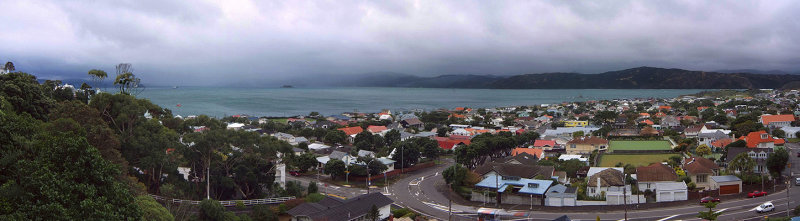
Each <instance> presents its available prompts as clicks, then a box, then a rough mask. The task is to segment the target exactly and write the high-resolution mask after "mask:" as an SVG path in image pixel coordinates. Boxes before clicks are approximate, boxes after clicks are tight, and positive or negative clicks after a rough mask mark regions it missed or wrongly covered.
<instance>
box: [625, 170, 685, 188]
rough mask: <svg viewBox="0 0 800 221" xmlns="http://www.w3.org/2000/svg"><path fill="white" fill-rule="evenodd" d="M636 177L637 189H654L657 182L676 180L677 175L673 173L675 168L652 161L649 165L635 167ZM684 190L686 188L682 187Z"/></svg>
mask: <svg viewBox="0 0 800 221" xmlns="http://www.w3.org/2000/svg"><path fill="white" fill-rule="evenodd" d="M636 179H637V182H638V185H639V190H641V191H645V190H651V191H655V189H656V184H657V183H663V182H675V181H676V180H678V175H677V174H676V173H675V170H674V169H672V168H671V167H669V166H668V165H665V164H662V163H652V164H650V165H649V166H641V167H637V168H636ZM684 190H686V188H684Z"/></svg>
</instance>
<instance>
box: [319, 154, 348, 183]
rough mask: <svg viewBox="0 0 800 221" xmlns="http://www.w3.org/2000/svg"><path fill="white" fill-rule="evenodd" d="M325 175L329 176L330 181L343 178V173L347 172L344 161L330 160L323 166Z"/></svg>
mask: <svg viewBox="0 0 800 221" xmlns="http://www.w3.org/2000/svg"><path fill="white" fill-rule="evenodd" d="M324 170H325V174H330V175H331V179H334V180H335V179H336V177H339V176H344V175H345V171H346V170H347V168H346V166H345V165H344V161H341V160H338V159H331V160H329V161H328V163H326V164H325V169H324Z"/></svg>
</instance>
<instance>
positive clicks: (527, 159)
mask: <svg viewBox="0 0 800 221" xmlns="http://www.w3.org/2000/svg"><path fill="white" fill-rule="evenodd" d="M512 160H516V161H517V162H519V163H521V164H525V165H536V163H538V162H539V157H536V156H533V155H530V154H528V153H525V152H522V153H519V154H517V155H516V156H513V157H508V160H506V163H508V162H510V161H512Z"/></svg>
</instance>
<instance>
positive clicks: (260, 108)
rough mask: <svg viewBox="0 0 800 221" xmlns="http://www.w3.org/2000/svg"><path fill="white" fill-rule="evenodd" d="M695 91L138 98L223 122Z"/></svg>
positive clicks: (213, 93) (411, 91)
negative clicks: (226, 118)
mask: <svg viewBox="0 0 800 221" xmlns="http://www.w3.org/2000/svg"><path fill="white" fill-rule="evenodd" d="M700 91H702V90H696V89H636V90H621V89H527V90H505V89H503V90H500V89H449V88H370V87H355V88H212V87H180V88H172V87H164V88H148V89H146V90H145V91H143V92H142V93H141V94H139V95H138V97H140V98H147V99H150V101H152V102H153V103H155V104H158V105H160V106H161V107H164V108H168V109H171V110H172V111H173V113H174V114H177V115H182V116H187V115H200V114H206V115H209V116H216V117H224V116H230V115H235V114H247V115H251V116H275V117H282V116H294V115H301V114H308V113H310V112H311V111H317V112H319V113H321V114H325V115H330V114H338V113H342V112H351V111H359V112H379V111H380V110H382V109H389V110H392V111H407V110H414V109H424V110H432V109H437V108H448V109H450V108H454V107H472V108H480V107H498V106H512V105H514V106H516V105H538V104H552V103H561V102H564V101H587V100H600V99H623V98H672V97H676V96H679V95H685V94H692V93H697V92H700Z"/></svg>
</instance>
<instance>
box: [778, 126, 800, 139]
mask: <svg viewBox="0 0 800 221" xmlns="http://www.w3.org/2000/svg"><path fill="white" fill-rule="evenodd" d="M781 130H783V132H786V137H785V138H798V137H797V132H800V127H782V128H781Z"/></svg>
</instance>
